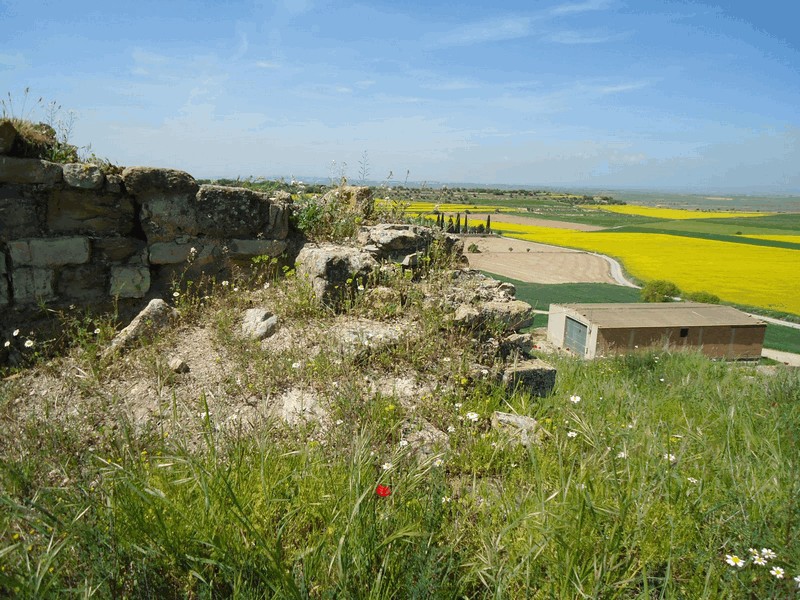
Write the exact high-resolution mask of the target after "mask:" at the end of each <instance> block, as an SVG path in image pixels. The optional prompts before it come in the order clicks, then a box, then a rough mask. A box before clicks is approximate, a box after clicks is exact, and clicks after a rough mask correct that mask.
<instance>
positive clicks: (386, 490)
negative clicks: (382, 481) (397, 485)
mask: <svg viewBox="0 0 800 600" xmlns="http://www.w3.org/2000/svg"><path fill="white" fill-rule="evenodd" d="M375 493H376V494H378V496H380V497H381V498H386V497H387V496H391V495H392V488H390V487H389V486H388V485H379V486H378V487H376V488H375Z"/></svg>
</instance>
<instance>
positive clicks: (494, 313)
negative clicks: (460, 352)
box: [453, 300, 533, 331]
mask: <svg viewBox="0 0 800 600" xmlns="http://www.w3.org/2000/svg"><path fill="white" fill-rule="evenodd" d="M453 320H454V322H455V323H456V324H458V325H461V326H462V327H467V328H470V329H490V328H492V327H498V328H499V329H501V330H502V331H518V330H520V329H523V328H525V327H529V326H530V325H532V324H533V308H532V307H531V305H530V304H528V303H527V302H523V301H522V300H511V301H508V302H501V301H489V302H483V303H480V304H478V305H475V306H473V305H469V304H462V305H461V306H459V307H458V308H457V309H456V313H455V316H454V317H453Z"/></svg>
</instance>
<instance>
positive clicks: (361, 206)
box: [319, 185, 375, 217]
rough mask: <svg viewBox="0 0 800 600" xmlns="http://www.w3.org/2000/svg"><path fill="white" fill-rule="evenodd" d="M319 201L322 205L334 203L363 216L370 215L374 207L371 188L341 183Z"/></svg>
mask: <svg viewBox="0 0 800 600" xmlns="http://www.w3.org/2000/svg"><path fill="white" fill-rule="evenodd" d="M319 202H320V204H322V205H323V206H328V205H331V204H335V206H337V207H339V208H342V209H344V210H350V211H355V212H357V213H359V214H361V215H362V216H364V217H368V216H370V215H371V214H372V211H373V209H374V208H375V200H374V199H373V198H372V190H371V189H370V188H369V187H367V186H354V185H343V186H340V187H338V188H336V189H335V190H331V191H330V192H327V193H326V194H325V195H324V196H322V198H320V200H319Z"/></svg>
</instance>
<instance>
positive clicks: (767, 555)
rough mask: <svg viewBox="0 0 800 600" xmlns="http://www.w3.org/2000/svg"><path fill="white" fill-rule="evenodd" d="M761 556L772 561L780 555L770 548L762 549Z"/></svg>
mask: <svg viewBox="0 0 800 600" xmlns="http://www.w3.org/2000/svg"><path fill="white" fill-rule="evenodd" d="M761 556H763V557H764V558H766V559H767V560H772V559H773V558H776V557H777V556H778V555H777V554H775V552H773V551H772V550H770V549H769V548H762V549H761Z"/></svg>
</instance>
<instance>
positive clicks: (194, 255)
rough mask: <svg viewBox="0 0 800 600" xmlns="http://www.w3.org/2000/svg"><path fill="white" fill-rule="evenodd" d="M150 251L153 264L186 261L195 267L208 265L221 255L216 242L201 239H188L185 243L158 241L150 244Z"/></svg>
mask: <svg viewBox="0 0 800 600" xmlns="http://www.w3.org/2000/svg"><path fill="white" fill-rule="evenodd" d="M193 250H194V251H193ZM148 253H149V255H150V264H153V265H174V264H178V263H186V264H187V266H189V265H190V264H191V266H193V267H197V266H203V265H207V264H209V263H211V262H214V261H215V260H217V259H218V258H219V256H220V250H219V248H218V247H217V246H216V245H215V244H213V243H206V244H201V243H200V242H199V240H187V241H186V242H185V243H184V242H181V241H176V242H157V243H155V244H151V245H150V246H149V248H148Z"/></svg>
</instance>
